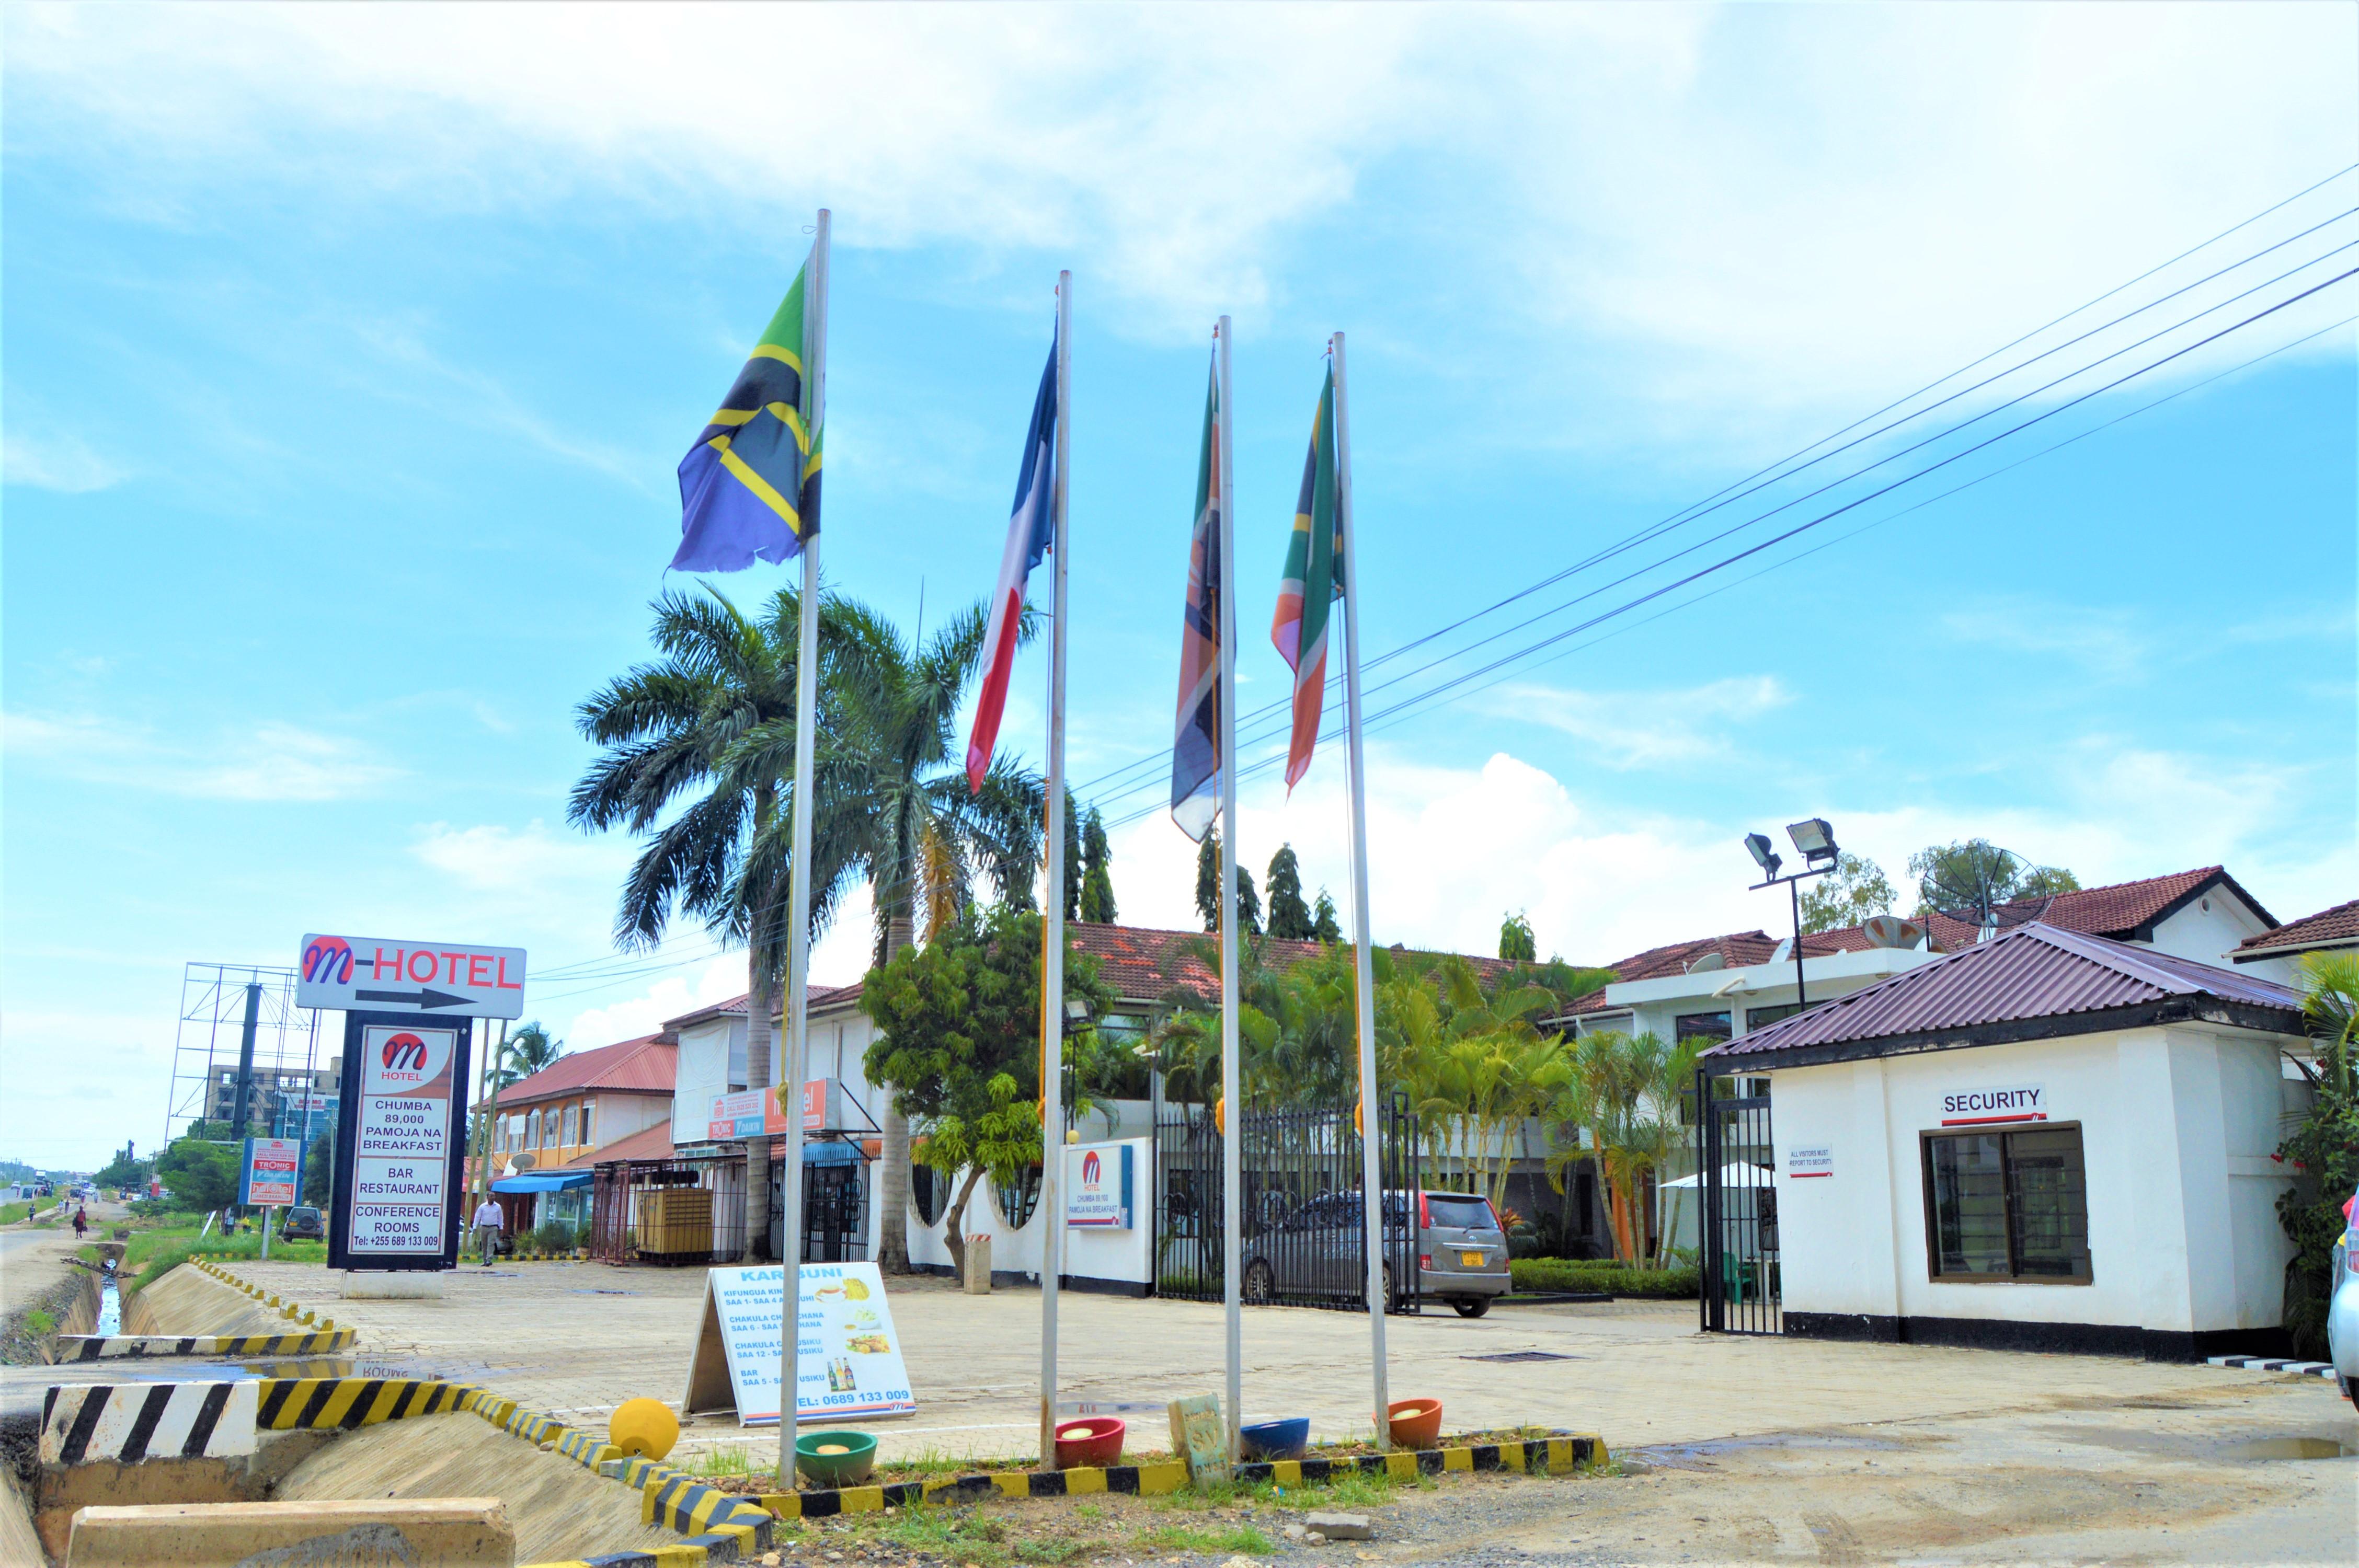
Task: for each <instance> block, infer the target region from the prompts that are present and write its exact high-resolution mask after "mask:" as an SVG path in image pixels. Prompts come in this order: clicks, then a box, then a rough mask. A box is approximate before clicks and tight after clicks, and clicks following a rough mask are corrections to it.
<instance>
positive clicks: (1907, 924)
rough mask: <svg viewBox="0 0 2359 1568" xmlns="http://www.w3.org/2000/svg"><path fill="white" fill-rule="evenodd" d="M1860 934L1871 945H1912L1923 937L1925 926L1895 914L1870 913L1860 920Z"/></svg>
mask: <svg viewBox="0 0 2359 1568" xmlns="http://www.w3.org/2000/svg"><path fill="white" fill-rule="evenodd" d="M1859 931H1860V935H1863V936H1864V937H1866V938H1867V945H1868V946H1871V947H1914V946H1917V944H1918V943H1919V942H1921V941H1923V940H1924V939H1925V928H1924V927H1923V926H1922V925H1919V924H1918V923H1917V922H1915V921H1913V920H1903V919H1901V918H1900V916H1898V915H1897V914H1871V915H1869V916H1868V917H1867V918H1866V919H1865V920H1863V921H1861V922H1860V925H1859Z"/></svg>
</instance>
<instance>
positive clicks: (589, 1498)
mask: <svg viewBox="0 0 2359 1568" xmlns="http://www.w3.org/2000/svg"><path fill="white" fill-rule="evenodd" d="M271 1495H272V1497H273V1498H277V1500H279V1501H282V1502H309V1501H325V1500H330V1499H334V1498H378V1499H384V1498H477V1497H496V1498H501V1499H503V1500H504V1501H506V1504H507V1513H508V1522H509V1523H510V1524H511V1525H512V1526H514V1527H515V1530H516V1561H517V1562H518V1563H569V1562H580V1561H581V1560H582V1559H583V1558H585V1557H591V1556H595V1555H597V1554H600V1553H603V1552H626V1551H632V1550H637V1551H642V1552H653V1551H654V1550H655V1549H656V1548H657V1547H659V1546H670V1547H678V1546H679V1541H680V1538H679V1534H678V1532H676V1531H674V1530H667V1529H664V1528H663V1527H661V1526H659V1525H652V1524H642V1523H641V1522H640V1521H639V1512H640V1497H639V1494H638V1493H637V1492H636V1491H635V1490H633V1489H632V1488H630V1487H624V1486H619V1485H617V1484H616V1483H614V1482H613V1481H609V1480H606V1479H603V1477H601V1476H598V1475H597V1474H596V1473H595V1472H593V1471H590V1470H586V1469H584V1468H582V1466H581V1465H578V1464H576V1463H574V1462H573V1461H572V1460H571V1459H568V1458H565V1457H563V1456H562V1455H560V1454H549V1453H544V1452H542V1451H541V1450H540V1449H538V1448H537V1447H535V1446H533V1445H532V1444H529V1443H527V1442H524V1441H523V1440H521V1439H519V1438H517V1437H516V1436H514V1435H512V1434H510V1433H506V1432H503V1431H501V1430H500V1429H499V1428H498V1427H496V1426H494V1425H492V1424H491V1423H490V1422H486V1421H484V1420H483V1419H482V1418H481V1417H479V1416H476V1415H473V1414H472V1413H470V1414H454V1415H430V1416H412V1417H410V1418H409V1419H408V1420H406V1421H389V1422H384V1423H382V1424H381V1425H377V1426H365V1427H363V1428H361V1429H360V1430H359V1431H357V1432H351V1433H345V1434H344V1435H343V1436H342V1437H341V1438H339V1439H338V1440H337V1441H336V1442H335V1443H334V1444H332V1445H330V1446H329V1447H327V1448H324V1449H322V1450H321V1452H319V1453H317V1454H312V1455H311V1456H310V1458H308V1459H306V1460H304V1461H303V1463H302V1464H300V1465H297V1466H296V1467H295V1468H294V1469H293V1470H292V1471H290V1472H288V1476H287V1477H286V1479H285V1480H284V1481H282V1482H280V1483H279V1485H278V1487H277V1489H276V1490H275V1491H274V1492H273V1493H272V1494H271Z"/></svg>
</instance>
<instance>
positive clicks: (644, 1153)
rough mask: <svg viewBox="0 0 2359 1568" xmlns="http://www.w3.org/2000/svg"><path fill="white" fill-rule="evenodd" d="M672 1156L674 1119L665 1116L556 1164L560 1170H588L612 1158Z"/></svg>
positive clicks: (658, 1157) (635, 1158)
mask: <svg viewBox="0 0 2359 1568" xmlns="http://www.w3.org/2000/svg"><path fill="white" fill-rule="evenodd" d="M671 1157H672V1146H671V1120H670V1119H669V1118H666V1119H664V1120H662V1121H658V1122H657V1123H656V1124H655V1125H654V1126H653V1127H643V1128H641V1129H640V1130H638V1131H636V1132H633V1133H630V1134H627V1135H626V1136H625V1137H621V1138H617V1139H615V1140H614V1141H613V1142H612V1143H602V1144H600V1145H599V1146H598V1147H597V1148H595V1149H592V1150H591V1151H590V1152H588V1153H587V1154H578V1155H576V1156H574V1157H573V1158H572V1159H571V1160H568V1161H567V1162H565V1163H564V1164H562V1165H560V1166H558V1167H557V1168H558V1169H559V1170H560V1171H586V1170H588V1169H590V1167H591V1166H592V1165H603V1164H604V1163H606V1162H608V1161H609V1160H669V1159H670V1158H671Z"/></svg>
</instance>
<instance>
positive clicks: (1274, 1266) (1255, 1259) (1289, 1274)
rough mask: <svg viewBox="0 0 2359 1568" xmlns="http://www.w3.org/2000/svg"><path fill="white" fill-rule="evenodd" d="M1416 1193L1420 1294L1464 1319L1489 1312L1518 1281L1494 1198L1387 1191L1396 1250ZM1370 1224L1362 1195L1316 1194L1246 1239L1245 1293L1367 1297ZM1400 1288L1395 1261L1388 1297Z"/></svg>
mask: <svg viewBox="0 0 2359 1568" xmlns="http://www.w3.org/2000/svg"><path fill="white" fill-rule="evenodd" d="M1412 1197H1414V1199H1415V1201H1416V1204H1417V1260H1418V1290H1419V1294H1420V1295H1421V1296H1438V1297H1440V1299H1441V1300H1443V1301H1446V1302H1448V1303H1450V1304H1451V1307H1452V1308H1453V1309H1455V1310H1456V1312H1457V1313H1458V1315H1459V1316H1461V1317H1481V1316H1482V1315H1483V1314H1484V1313H1486V1312H1488V1311H1490V1310H1491V1302H1492V1299H1493V1298H1494V1297H1495V1296H1503V1295H1506V1293H1507V1292H1508V1289H1509V1288H1510V1284H1511V1281H1510V1280H1509V1277H1508V1273H1507V1237H1506V1232H1505V1231H1504V1230H1502V1229H1501V1228H1500V1227H1499V1217H1498V1216H1497V1215H1495V1214H1494V1213H1493V1212H1492V1211H1491V1204H1490V1200H1489V1199H1487V1198H1484V1196H1482V1195H1480V1194H1477V1193H1447V1192H1420V1193H1417V1194H1414V1195H1412V1194H1408V1193H1403V1192H1388V1193H1386V1195H1385V1230H1386V1234H1387V1237H1388V1242H1387V1250H1388V1251H1389V1250H1393V1249H1397V1248H1398V1247H1399V1246H1400V1245H1401V1241H1402V1239H1403V1237H1404V1233H1405V1232H1406V1231H1407V1229H1408V1206H1409V1202H1410V1200H1411V1198H1412ZM1363 1226H1364V1219H1363V1217H1362V1214H1361V1202H1360V1195H1359V1194H1358V1193H1356V1192H1336V1193H1328V1194H1326V1195H1322V1196H1320V1197H1315V1198H1312V1199H1311V1200H1310V1202H1308V1203H1306V1204H1303V1205H1302V1206H1300V1207H1299V1208H1297V1209H1295V1210H1294V1211H1293V1212H1292V1213H1290V1214H1288V1215H1287V1216H1286V1217H1284V1218H1283V1219H1281V1220H1279V1221H1278V1222H1277V1224H1275V1225H1272V1226H1269V1227H1267V1228H1266V1229H1264V1230H1263V1231H1262V1232H1261V1234H1260V1235H1258V1236H1253V1237H1248V1238H1246V1239H1245V1249H1244V1251H1245V1276H1244V1279H1243V1280H1242V1281H1241V1282H1240V1287H1241V1288H1240V1293H1241V1294H1242V1295H1243V1296H1244V1297H1245V1301H1246V1302H1248V1303H1253V1304H1256V1305H1268V1304H1272V1303H1281V1302H1300V1303H1306V1304H1307V1303H1312V1302H1317V1303H1335V1302H1343V1301H1355V1300H1359V1299H1361V1295H1362V1280H1363V1279H1364V1275H1363V1274H1362V1272H1361V1271H1362V1269H1363V1268H1364V1264H1363V1263H1362V1261H1361V1260H1362V1259H1363V1258H1364V1256H1365V1254H1364V1251H1363V1246H1364V1243H1363V1240H1362V1236H1363ZM1395 1255H1396V1256H1397V1255H1398V1254H1397V1252H1396V1253H1395ZM1398 1290H1399V1287H1398V1286H1397V1284H1396V1283H1395V1281H1394V1279H1393V1265H1392V1263H1391V1262H1390V1261H1387V1262H1386V1264H1385V1294H1386V1297H1387V1298H1388V1300H1389V1302H1390V1303H1391V1304H1393V1305H1396V1306H1397V1305H1398V1300H1399V1298H1398V1294H1397V1292H1398Z"/></svg>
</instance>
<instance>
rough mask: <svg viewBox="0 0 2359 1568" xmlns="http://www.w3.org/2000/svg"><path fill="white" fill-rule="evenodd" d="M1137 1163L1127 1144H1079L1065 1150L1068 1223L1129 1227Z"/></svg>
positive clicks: (1086, 1226)
mask: <svg viewBox="0 0 2359 1568" xmlns="http://www.w3.org/2000/svg"><path fill="white" fill-rule="evenodd" d="M1133 1169H1134V1168H1133V1165H1132V1162H1131V1146H1130V1145H1129V1144H1127V1143H1097V1144H1089V1143H1084V1144H1077V1145H1072V1146H1070V1147H1068V1148H1067V1149H1066V1150H1065V1223H1066V1225H1068V1226H1069V1227H1074V1228H1076V1229H1088V1230H1128V1229H1129V1228H1130V1227H1131V1224H1132V1214H1133V1204H1132V1188H1133Z"/></svg>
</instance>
